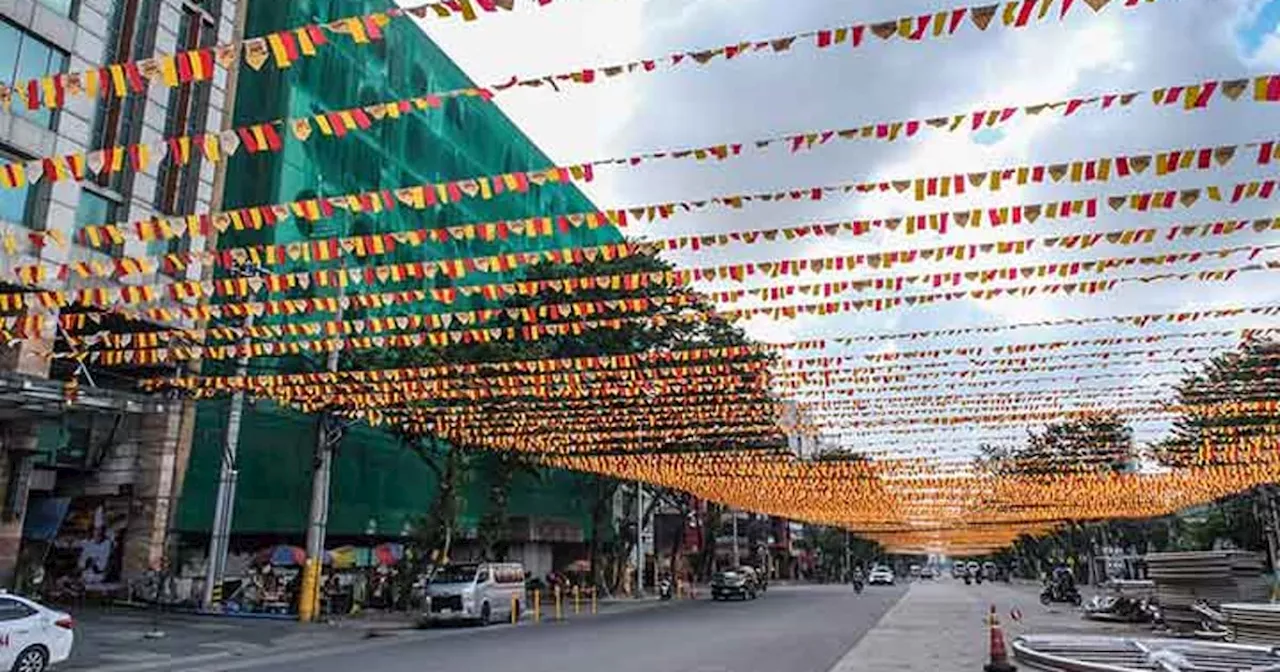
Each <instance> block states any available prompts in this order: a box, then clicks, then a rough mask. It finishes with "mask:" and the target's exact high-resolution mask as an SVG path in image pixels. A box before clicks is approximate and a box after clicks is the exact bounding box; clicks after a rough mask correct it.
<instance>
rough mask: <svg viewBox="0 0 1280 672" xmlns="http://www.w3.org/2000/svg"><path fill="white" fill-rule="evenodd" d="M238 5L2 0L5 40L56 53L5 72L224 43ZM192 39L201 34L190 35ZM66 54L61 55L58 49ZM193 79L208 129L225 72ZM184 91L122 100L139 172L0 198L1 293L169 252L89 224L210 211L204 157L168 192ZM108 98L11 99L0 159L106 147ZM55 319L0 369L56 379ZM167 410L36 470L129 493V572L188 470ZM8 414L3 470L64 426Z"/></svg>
mask: <svg viewBox="0 0 1280 672" xmlns="http://www.w3.org/2000/svg"><path fill="white" fill-rule="evenodd" d="M239 4H240V0H199V1H193V0H0V48H6V43H7V42H12V40H13V39H14V37H13V36H14V35H15V34H17V35H19V36H20V38H19V39H21V40H24V41H25V40H35V41H36V42H35V43H34V44H38V45H40V47H42V48H44V49H48V50H52V53H53V54H54V55H55V57H51V60H50V61H49V62H48V63H47V65H48V66H49V68H51V69H48V70H45V71H43V72H29V71H27V70H23V71H22V72H21V73H18V75H17V76H15V73H14V72H6V71H4V70H3V69H4V68H14V67H15V66H14V64H11V63H10V64H6V63H3V62H0V81H5V82H10V81H11V80H13V79H26V78H31V77H34V76H41V75H52V74H56V73H57V72H59V71H61V72H82V71H85V70H87V69H91V68H98V67H101V66H102V65H105V64H106V62H107V61H108V60H113V61H114V62H120V61H126V60H137V59H140V58H150V57H151V56H152V55H155V54H168V53H175V52H178V51H182V50H185V49H187V48H191V47H192V46H200V47H204V46H213V44H217V43H225V42H228V41H230V40H232V39H233V37H235V36H234V35H233V33H234V28H235V19H236V17H237V9H238V5H239ZM130 9H136V11H137V14H136V16H135V18H133V19H132V20H131V19H129V11H130ZM192 22H196V23H198V24H199V26H200V32H199V33H198V34H197V33H194V32H193V31H192V28H191V23H192ZM126 23H132V24H133V28H134V29H135V30H134V36H133V39H132V40H131V41H130V43H129V44H124V43H123V41H122V40H120V39H119V36H120V34H121V32H122V30H123V29H124V28H125V27H126V26H125V24H126ZM144 23H145V25H143V24H144ZM193 35H195V36H196V37H193ZM193 39H195V40H196V44H191V42H190V41H191V40H193ZM24 44H25V42H24ZM113 45H115V47H114V50H113ZM113 51H114V53H115V58H114V59H113V58H112V54H113ZM58 55H60V56H61V58H56V56H58ZM0 60H13V59H11V58H10V59H0ZM187 86H194V87H197V88H193V89H191V90H192V91H193V92H194V91H196V90H200V91H202V92H203V91H207V105H206V104H204V102H205V101H204V100H201V99H200V98H199V97H196V98H195V100H199V101H200V104H198V105H197V104H195V103H192V104H191V109H192V110H195V109H196V108H197V107H198V108H199V109H202V110H205V109H207V112H204V113H203V114H204V123H203V129H198V130H204V129H207V130H211V131H216V130H219V129H221V128H223V125H224V121H225V120H226V115H225V113H224V110H225V109H226V108H227V102H228V101H227V97H228V94H227V90H228V73H227V72H226V71H225V70H223V69H221V68H217V69H216V70H215V74H214V77H213V79H212V81H211V82H208V83H200V84H195V85H187ZM177 92H178V90H177V89H170V88H168V87H166V86H165V85H163V84H162V83H159V82H157V83H155V84H153V85H151V86H150V87H149V88H148V89H147V91H146V93H145V94H144V95H142V94H130V95H129V96H127V97H125V98H124V99H121V103H122V104H123V105H125V106H128V105H136V106H138V107H135V108H133V112H135V113H136V114H133V115H132V117H133V118H135V119H137V120H138V121H137V122H136V125H134V124H121V125H120V126H119V129H120V131H121V132H120V133H119V134H118V135H116V136H115V142H114V143H113V144H117V145H120V144H129V143H133V142H144V143H150V144H151V145H152V147H153V151H152V159H151V161H150V163H149V165H147V166H146V167H145V168H144V169H141V170H138V171H136V172H132V171H131V170H130V169H126V170H127V171H129V172H128V173H127V174H126V175H123V176H121V177H120V178H118V179H116V178H113V179H109V180H103V181H102V182H103V183H102V184H99V183H98V181H97V180H88V181H86V182H85V183H77V182H60V183H57V184H48V183H44V182H40V183H37V184H35V185H33V186H32V187H30V188H29V189H30V191H29V195H28V197H27V198H26V200H25V204H24V205H25V207H20V208H19V207H17V206H16V204H15V199H14V198H13V195H12V194H9V195H8V196H7V198H8V199H9V200H8V201H0V204H3V205H6V206H8V207H4V208H0V240H4V241H6V243H7V244H11V245H13V246H14V250H15V253H12V254H10V253H8V252H6V253H5V254H4V255H2V256H0V282H3V283H4V284H5V285H7V286H0V291H13V290H14V289H15V288H16V287H15V282H16V280H15V277H14V273H13V270H14V268H16V267H19V266H28V265H32V264H43V265H46V270H50V269H52V267H53V265H55V264H63V263H66V262H68V261H78V260H96V261H100V262H106V261H109V260H110V259H112V258H113V255H116V256H119V255H129V256H134V255H155V254H157V253H158V252H157V250H155V249H148V248H147V244H146V243H145V242H142V241H132V240H131V241H128V242H126V243H125V244H124V245H123V246H122V248H121V249H115V250H106V249H91V248H90V247H88V246H85V245H82V244H80V243H79V242H77V235H76V234H77V232H78V230H79V229H80V228H81V227H83V226H85V225H93V224H106V223H111V222H131V221H137V220H140V219H146V218H150V217H153V216H166V215H180V214H188V213H191V212H207V211H209V210H210V209H212V208H214V207H216V206H217V203H216V200H215V188H214V182H215V177H216V170H217V166H215V165H214V164H212V163H210V162H208V161H203V160H201V161H199V163H198V168H192V169H190V172H189V173H187V177H185V178H184V179H187V180H193V183H192V186H190V187H187V189H189V192H188V193H191V194H192V195H193V198H190V199H186V198H178V199H175V201H174V202H172V203H171V204H168V205H166V204H164V203H163V196H162V192H163V190H162V189H161V188H160V185H161V182H162V180H163V179H164V177H165V171H166V170H169V167H168V161H167V159H166V158H165V151H164V150H163V148H164V146H165V145H164V139H165V138H166V137H167V136H168V135H173V134H185V133H187V132H190V131H191V130H192V129H191V126H190V125H189V124H188V125H187V126H186V127H185V128H177V127H176V124H177V121H176V117H177V115H176V106H177V105H179V104H180V102H181V97H180V96H179V95H177ZM201 95H203V93H202V94H201ZM135 101H136V102H135ZM107 104H108V102H107V100H106V99H104V98H102V97H98V98H89V97H87V96H76V95H68V96H67V98H66V105H65V107H63V108H61V109H59V110H57V111H56V112H53V113H51V114H31V113H27V111H26V110H22V109H19V108H21V105H20V103H19V102H18V101H15V105H14V106H13V109H12V110H11V111H9V112H6V111H3V110H0V163H8V162H12V161H24V162H26V161H32V160H36V159H39V158H41V157H43V156H48V155H55V154H56V155H63V154H70V153H73V152H91V151H95V150H99V149H102V148H103V147H104V145H106V144H107V140H106V138H107V137H108V135H107V134H105V133H104V130H103V129H104V128H105V127H106V126H108V125H109V124H108V123H106V121H105V120H104V117H105V116H107V115H105V113H104V110H105V107H104V106H106V105H107ZM0 198H6V195H5V194H0ZM19 211H20V212H19ZM38 231H57V232H58V233H60V234H62V235H61V236H59V238H60V239H62V240H66V241H68V243H69V244H68V245H67V246H65V247H62V246H59V245H56V244H47V243H46V244H44V245H36V244H34V243H33V241H32V236H30V235H29V234H30V233H31V232H38ZM209 244H210V241H207V240H204V239H202V238H201V237H199V236H194V237H193V238H192V239H191V242H190V249H192V250H200V249H204V248H206V247H207V246H208V245H209ZM161 252H162V251H161ZM204 272H205V269H203V268H201V267H200V266H199V265H198V264H193V265H192V266H191V267H189V268H187V269H186V270H185V271H183V272H180V273H177V274H173V275H172V276H171V277H176V278H178V279H198V278H200V277H201V276H202V275H203V273H204ZM45 275H46V277H47V278H48V280H47V281H46V282H45V283H44V284H42V285H41V286H40V287H39V288H40V289H64V290H76V289H81V288H83V287H86V286H91V283H107V284H115V283H118V282H119V283H129V284H144V283H149V282H155V281H157V278H156V276H155V275H134V276H130V277H127V278H122V279H119V280H101V279H92V280H86V279H80V278H76V277H74V274H72V276H73V277H70V278H66V279H58V278H57V274H56V273H53V272H47V273H46V274H45ZM161 281H164V280H163V279H161ZM26 289H34V288H30V287H28V288H26ZM47 314H48V315H49V316H50V318H54V317H56V315H57V312H56V310H54V311H50V312H48V313H47ZM54 324H56V320H54V319H49V320H48V321H47V322H46V325H47V326H46V329H45V332H44V333H43V334H42V336H43V338H42V339H36V340H28V341H24V342H22V343H21V344H19V345H17V346H15V347H9V348H4V347H0V374H3V373H4V372H9V373H17V374H26V375H34V376H49V375H51V374H52V373H54V372H52V371H51V366H50V362H51V360H50V358H49V356H48V353H49V352H50V351H51V350H52V348H53V347H54V345H55V340H56V339H57V337H58V334H57V333H56V330H55V327H54ZM57 375H67V374H65V373H58V374H57ZM92 377H94V378H96V379H97V382H99V383H100V384H104V385H112V386H116V387H121V388H129V387H132V381H131V380H129V379H128V376H116V375H112V372H99V375H98V376H92ZM79 382H80V384H81V385H87V384H89V380H88V378H86V377H82V376H81V380H80V381H79ZM169 408H170V409H171V410H170V411H168V412H165V413H153V414H149V415H145V416H142V417H130V418H128V419H127V420H126V424H127V427H125V428H123V429H122V430H120V431H117V432H115V433H114V434H113V435H112V436H111V437H109V445H107V446H106V447H105V452H104V454H103V455H102V459H101V460H99V461H97V462H96V464H93V465H86V468H85V469H82V470H79V471H78V472H74V473H68V472H67V471H66V470H65V469H59V470H57V471H53V470H52V468H49V469H44V470H41V469H40V466H41V465H40V464H39V463H37V465H36V471H35V474H36V476H35V478H34V480H35V482H36V484H37V486H38V488H39V490H38V491H37V492H39V493H42V494H57V495H60V496H69V497H75V496H85V495H116V496H127V497H130V498H131V503H130V516H129V524H128V529H127V531H126V535H125V538H124V540H123V542H122V544H123V546H124V565H125V574H126V575H133V574H137V573H138V572H141V571H143V570H145V569H146V568H148V567H158V565H159V561H160V557H161V554H160V549H161V547H162V544H163V543H164V538H165V533H164V531H165V529H166V528H167V526H168V517H169V509H170V508H171V504H172V498H173V496H174V494H175V482H176V481H177V480H178V479H180V477H181V476H180V475H181V472H182V470H181V469H180V468H177V469H175V462H176V461H178V458H179V456H178V444H179V441H178V436H179V433H180V432H181V430H182V426H183V422H182V420H183V412H184V406H183V405H182V404H173V405H170V406H169ZM188 412H189V409H188ZM187 419H188V420H189V419H190V418H189V416H188V417H187ZM0 422H3V423H4V430H5V432H6V436H10V437H13V438H12V439H11V440H9V441H7V442H6V443H5V446H4V447H3V449H2V450H3V455H0V470H2V471H4V472H8V471H9V466H10V465H12V464H18V463H20V462H21V460H22V459H24V458H23V455H29V454H33V453H38V450H39V447H38V446H37V445H35V444H36V436H37V435H38V434H39V431H38V430H39V427H40V424H41V423H49V422H54V423H57V422H59V419H58V418H52V419H50V418H44V419H40V420H36V419H34V418H33V419H30V420H29V421H23V420H21V419H18V420H3V421H0ZM49 466H50V467H52V465H49ZM179 466H180V465H179ZM26 485H28V484H13V483H12V482H11V479H8V478H0V489H3V490H9V489H12V488H13V487H26ZM0 494H3V493H0ZM21 530H22V518H21V515H19V516H17V517H16V518H15V519H6V520H2V521H0V585H9V584H11V582H12V578H13V571H14V565H15V563H16V559H17V557H18V553H17V544H16V543H14V542H15V541H16V540H17V539H19V538H20V536H21Z"/></svg>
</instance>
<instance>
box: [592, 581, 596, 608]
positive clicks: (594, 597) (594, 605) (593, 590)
mask: <svg viewBox="0 0 1280 672" xmlns="http://www.w3.org/2000/svg"><path fill="white" fill-rule="evenodd" d="M591 613H592V614H595V613H596V587H595V586H591Z"/></svg>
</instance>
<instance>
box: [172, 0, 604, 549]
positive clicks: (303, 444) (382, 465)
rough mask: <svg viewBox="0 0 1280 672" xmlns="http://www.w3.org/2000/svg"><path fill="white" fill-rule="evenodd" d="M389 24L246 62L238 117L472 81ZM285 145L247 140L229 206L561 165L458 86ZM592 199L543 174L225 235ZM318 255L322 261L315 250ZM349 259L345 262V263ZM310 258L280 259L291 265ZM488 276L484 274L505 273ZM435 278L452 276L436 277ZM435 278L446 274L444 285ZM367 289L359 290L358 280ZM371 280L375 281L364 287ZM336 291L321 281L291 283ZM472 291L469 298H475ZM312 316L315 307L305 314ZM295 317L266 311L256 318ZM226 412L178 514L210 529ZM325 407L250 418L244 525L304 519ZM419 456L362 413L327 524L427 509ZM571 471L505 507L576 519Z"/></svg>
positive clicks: (300, 111)
mask: <svg viewBox="0 0 1280 672" xmlns="http://www.w3.org/2000/svg"><path fill="white" fill-rule="evenodd" d="M391 6H392V3H391V2H389V1H388V0H362V1H354V0H273V1H272V2H254V3H251V4H250V6H249V17H248V23H247V26H246V35H249V36H255V35H262V34H266V33H269V32H272V31H275V30H280V29H283V28H291V27H296V26H300V25H303V24H306V23H309V22H316V21H320V22H323V21H329V20H332V19H335V18H339V17H345V16H351V15H355V14H361V13H366V12H372V11H381V10H386V9H388V8H389V7H391ZM385 32H386V37H385V39H384V40H382V41H380V42H376V43H374V44H371V45H365V46H356V45H353V44H352V43H351V42H350V40H347V39H344V38H335V39H334V40H333V41H332V42H331V43H330V44H329V45H327V46H325V47H323V48H322V49H321V50H320V52H319V54H318V55H317V56H316V57H314V58H309V59H304V60H302V61H300V62H298V63H296V64H294V65H293V67H291V68H289V69H287V70H284V71H281V70H279V69H277V68H274V67H266V68H263V69H262V70H261V71H256V72H255V71H252V70H249V69H248V68H242V69H241V78H240V82H239V91H238V96H237V104H236V109H235V123H236V124H237V125H244V124H251V123H258V122H262V121H267V120H271V119H278V118H281V117H297V116H306V115H310V114H314V113H317V112H320V111H328V110H335V109H344V108H350V107H354V106H357V105H365V104H369V103H374V102H384V101H391V100H398V99H403V98H410V97H414V96H420V95H423V94H426V93H430V92H441V91H449V90H455V89H461V88H466V87H470V86H473V83H472V82H471V81H470V80H469V79H468V78H467V77H466V75H465V74H464V73H463V72H462V70H460V69H459V68H458V67H457V66H456V65H455V64H454V63H453V62H452V61H451V60H450V59H449V58H448V57H447V56H446V55H445V54H444V53H443V52H442V51H441V50H440V49H439V48H438V47H437V46H436V45H435V44H434V43H432V42H431V41H430V40H429V39H428V38H427V37H426V36H425V35H424V34H423V33H422V32H421V31H420V30H419V29H418V28H417V27H416V26H415V25H413V24H412V23H410V22H409V21H406V20H396V21H393V22H392V23H391V25H389V26H388V27H387V29H386V31H385ZM284 139H285V146H284V150H283V151H282V152H279V153H271V152H263V153H260V154H257V155H252V156H251V155H248V154H246V153H244V152H241V153H240V155H238V156H237V157H236V158H235V159H233V161H234V163H233V169H232V170H230V171H228V176H227V181H226V191H225V202H224V206H225V207H226V208H236V207H243V206H249V205H260V204H267V203H277V202H282V201H290V200H294V199H298V198H309V197H313V196H333V195H338V194H347V193H356V192H362V191H370V190H375V189H384V188H398V187H404V186H411V185H414V184H420V183H427V182H437V181H442V180H450V179H461V178H467V177H475V176H480V175H488V174H494V173H500V172H506V171H511V170H530V169H536V168H545V167H549V166H551V165H553V163H552V162H551V161H550V160H549V159H548V158H547V157H546V156H545V155H544V154H543V153H542V152H541V151H540V150H539V149H538V148H537V147H536V146H535V145H534V144H533V143H532V142H531V141H530V140H529V138H527V137H526V136H525V135H524V134H523V133H522V132H521V131H520V130H519V129H518V128H517V127H516V126H515V125H514V124H513V123H512V122H511V121H510V120H509V119H508V118H507V117H506V116H505V115H504V114H502V113H501V112H500V111H499V110H498V108H497V107H496V106H495V105H493V104H491V103H487V102H485V101H483V100H478V99H453V100H452V101H449V102H446V104H445V105H444V107H443V108H442V109H439V110H434V111H429V112H426V113H420V112H414V113H411V114H409V115H408V116H407V117H406V118H402V119H400V120H397V121H384V122H375V123H374V125H373V126H372V127H371V128H370V129H369V130H368V131H356V132H353V133H351V134H349V135H348V136H347V137H345V138H342V139H336V138H321V137H317V136H313V137H312V138H311V139H310V140H309V141H307V142H299V141H297V140H296V139H295V138H293V137H292V136H286V137H285V138H284ZM591 209H593V205H592V203H591V202H590V201H589V200H588V199H587V198H586V197H585V196H584V195H583V194H582V193H581V192H580V191H578V190H577V189H576V188H574V187H572V186H546V187H542V188H535V189H533V190H531V191H529V192H528V193H527V194H523V195H515V194H507V195H502V196H499V197H496V198H494V199H492V200H488V201H481V200H472V201H468V202H466V203H464V204H460V205H452V206H449V207H445V208H439V209H436V210H428V211H416V210H410V209H397V210H396V211H394V212H383V213H378V214H354V215H353V214H350V213H341V212H339V214H337V215H336V216H335V217H333V218H331V219H329V220H326V221H322V222H319V223H316V224H306V223H303V224H301V225H299V224H297V223H294V222H292V221H290V222H288V223H285V224H283V225H277V226H274V227H267V228H264V229H262V230H259V231H234V230H229V231H228V232H227V233H226V234H224V235H223V236H221V238H220V240H219V247H220V248H224V249H225V248H227V247H235V246H242V245H252V244H264V243H289V242H295V241H301V240H308V239H315V238H327V237H333V236H343V235H359V234H365V233H382V232H394V231H403V230H410V229H417V228H436V227H440V226H447V225H451V224H457V223H462V222H483V221H493V220H499V219H512V218H520V217H527V216H531V215H534V214H542V215H545V214H555V213H562V212H577V211H584V210H591ZM618 239H620V237H619V236H618V234H617V232H616V231H613V230H610V229H600V230H596V231H586V230H579V231H575V232H574V233H573V234H569V235H562V236H560V237H558V238H555V239H536V240H535V241H533V242H529V241H514V240H513V241H511V242H507V243H503V244H501V245H498V244H493V243H484V242H480V241H455V242H450V243H447V244H437V245H432V246H429V247H428V248H425V249H424V248H404V247H401V248H399V249H397V250H396V251H395V252H394V253H393V254H392V255H383V256H379V257H373V258H372V259H370V260H366V261H363V262H362V261H361V260H357V259H348V260H347V262H346V263H347V264H349V265H354V264H359V263H374V264H380V263H389V262H392V261H412V260H418V259H428V258H453V257H461V256H470V255H476V254H492V253H495V252H498V251H514V250H520V249H549V248H559V247H564V246H567V245H590V244H596V243H603V242H609V241H614V240H618ZM307 267H309V268H316V267H317V265H316V264H314V263H312V264H308V265H307ZM349 267H350V266H349ZM301 268H303V266H302V265H296V266H294V267H292V268H290V267H279V266H277V267H273V270H280V271H288V270H298V269H301ZM501 279H502V276H498V275H493V276H490V277H489V278H488V279H483V278H480V277H477V278H476V280H477V281H491V280H501ZM435 282H437V283H447V282H448V280H447V279H445V278H443V277H441V278H437V279H436V280H435ZM440 286H445V285H444V284H441V285H440ZM410 287H412V286H411V285H407V284H405V285H400V286H391V285H382V286H380V287H379V288H378V289H376V290H373V291H389V290H395V289H406V288H410ZM357 291H360V290H357ZM364 291H369V290H364ZM307 292H310V293H312V295H332V294H333V290H326V289H321V288H318V287H314V286H312V287H311V288H309V289H307V290H306V291H305V292H299V293H295V294H292V295H291V296H306V295H308V294H307ZM468 301H470V302H471V303H467V302H468ZM480 301H482V299H480V298H479V297H475V298H472V299H466V298H460V299H459V302H458V303H455V304H453V305H451V306H442V305H439V304H435V303H433V302H427V303H423V304H420V305H414V306H408V307H405V306H397V307H393V308H383V309H379V311H377V312H373V311H364V312H360V313H352V312H350V311H349V312H348V314H347V315H346V316H345V317H347V318H348V319H358V318H361V317H368V316H373V315H388V314H405V313H409V312H417V313H429V312H443V311H449V310H459V309H469V308H476V307H481V306H482V304H481V303H479V302H480ZM309 318H310V319H315V318H314V317H312V316H309ZM283 319H286V318H270V317H268V318H264V319H263V320H262V321H260V322H259V323H260V324H263V323H271V322H272V321H279V320H283ZM320 365H321V362H318V361H316V360H315V359H311V360H305V359H301V358H273V359H266V358H260V359H256V360H254V361H253V362H252V364H251V367H252V370H253V371H254V372H269V371H286V370H288V371H299V370H301V371H306V370H317V369H318V367H319V366H320ZM205 371H206V372H208V373H219V372H228V371H229V364H228V363H220V362H207V363H206V367H205ZM225 417H226V403H225V402H204V403H202V404H201V405H200V410H199V413H198V421H197V426H196V430H195V441H194V446H193V450H192V456H191V462H190V467H189V470H188V474H187V478H186V483H185V487H184V494H183V498H182V504H181V506H180V509H179V515H178V518H177V526H178V527H179V528H180V529H184V530H193V531H198V530H208V529H209V527H210V525H211V521H212V507H213V499H214V492H215V490H216V481H217V472H218V458H219V455H220V451H221V447H222V442H223V438H222V436H223V431H224V423H225ZM315 432H316V418H315V417H309V416H301V415H298V414H294V413H291V412H288V411H285V410H281V409H279V408H276V407H274V406H272V405H270V404H262V405H260V406H258V407H256V408H253V409H251V410H250V411H249V412H248V413H247V414H246V417H245V422H244V425H243V430H242V432H241V439H240V466H241V469H240V484H239V488H238V491H237V505H236V511H235V530H236V531H237V532H253V533H271V532H300V531H301V530H302V529H304V522H305V517H306V510H307V507H308V502H309V491H310V490H309V489H310V478H311V476H310V474H311V454H312V453H311V451H312V447H313V445H314V442H315ZM417 459H418V458H416V457H415V456H413V455H411V454H408V453H406V452H405V451H403V450H401V449H400V448H399V447H398V446H397V445H396V443H395V441H394V440H393V439H391V438H390V437H389V436H388V435H386V434H385V433H383V432H380V431H377V430H373V429H370V428H368V427H362V426H361V427H355V428H353V429H352V430H351V431H350V433H349V434H348V436H347V437H346V439H345V440H344V442H343V445H342V448H341V451H340V453H339V456H338V458H337V461H336V463H335V471H334V477H333V497H332V505H331V509H330V521H331V522H330V526H331V530H332V532H331V534H363V533H365V532H368V531H369V526H370V521H371V520H373V525H374V528H375V530H374V531H375V532H376V533H377V534H397V533H399V532H400V531H401V529H402V526H403V524H404V521H405V520H406V518H408V517H411V516H414V515H419V514H421V513H423V512H424V511H425V510H426V507H427V506H428V505H429V503H430V502H431V501H432V497H433V495H434V492H435V487H436V484H435V482H434V479H433V477H432V475H431V472H430V471H429V470H428V469H427V468H426V467H424V466H423V465H422V464H420V463H419V462H418V461H417ZM576 478H577V477H576V476H574V475H571V474H564V473H557V474H551V475H549V476H548V477H547V478H546V479H544V480H543V482H540V483H536V484H534V483H529V482H528V481H527V480H521V481H518V482H517V484H516V486H515V487H514V488H513V492H512V495H511V504H510V511H511V513H513V514H518V515H526V516H529V515H531V516H551V517H559V518H572V519H575V522H581V520H582V517H583V513H582V511H583V507H582V506H581V505H580V503H579V502H576V500H575V497H576V495H575V494H574V487H573V483H572V482H573V480H574V479H576ZM485 490H486V487H485V485H484V484H483V483H482V482H480V480H479V479H471V483H470V484H469V487H468V500H469V501H468V505H467V506H466V517H467V518H468V519H469V520H471V522H472V523H473V524H474V520H475V519H477V518H478V517H479V516H480V515H483V499H484V496H483V493H484V492H485Z"/></svg>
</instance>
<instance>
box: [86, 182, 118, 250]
mask: <svg viewBox="0 0 1280 672" xmlns="http://www.w3.org/2000/svg"><path fill="white" fill-rule="evenodd" d="M119 214H120V201H119V200H118V199H117V198H115V197H114V196H111V195H109V194H107V193H106V192H100V191H97V190H95V189H93V188H91V187H85V188H84V189H81V190H80V202H79V203H77V204H76V231H77V232H79V231H80V229H83V228H84V227H86V226H94V225H101V224H111V223H113V222H116V221H118V220H119V219H120V218H119ZM95 249H97V250H98V251H99V252H106V253H107V254H110V255H111V256H117V257H118V256H120V255H121V254H122V253H123V252H124V249H123V246H121V245H115V244H111V243H104V244H103V245H102V246H101V247H99V248H95Z"/></svg>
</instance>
